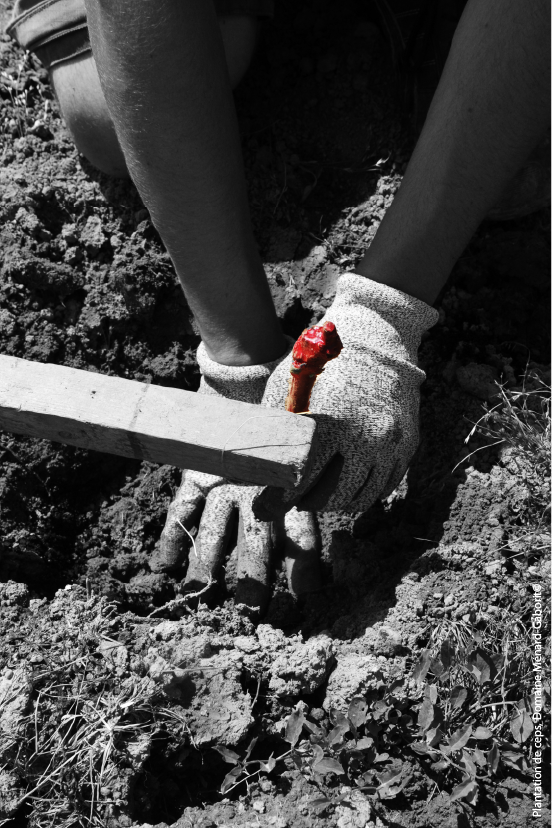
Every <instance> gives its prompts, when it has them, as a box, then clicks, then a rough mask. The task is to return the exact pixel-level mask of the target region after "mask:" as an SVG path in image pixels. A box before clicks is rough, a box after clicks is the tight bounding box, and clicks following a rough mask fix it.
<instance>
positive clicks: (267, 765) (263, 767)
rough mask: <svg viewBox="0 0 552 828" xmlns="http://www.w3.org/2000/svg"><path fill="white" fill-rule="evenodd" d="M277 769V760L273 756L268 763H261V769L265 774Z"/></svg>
mask: <svg viewBox="0 0 552 828" xmlns="http://www.w3.org/2000/svg"><path fill="white" fill-rule="evenodd" d="M275 767H276V759H275V758H274V757H273V756H271V757H270V759H267V760H266V762H259V768H260V769H261V770H263V771H264V772H265V773H271V772H272V771H273V770H274V768H275Z"/></svg>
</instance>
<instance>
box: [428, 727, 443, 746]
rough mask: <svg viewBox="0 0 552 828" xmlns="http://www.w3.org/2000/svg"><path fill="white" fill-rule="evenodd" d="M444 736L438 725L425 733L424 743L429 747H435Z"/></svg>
mask: <svg viewBox="0 0 552 828" xmlns="http://www.w3.org/2000/svg"><path fill="white" fill-rule="evenodd" d="M444 735H445V734H444V733H443V731H442V730H441V728H440V727H439V725H437V727H432V728H430V730H428V731H427V733H426V742H427V744H428V745H429V747H437V745H438V744H439V742H441V741H442V739H443V736H444Z"/></svg>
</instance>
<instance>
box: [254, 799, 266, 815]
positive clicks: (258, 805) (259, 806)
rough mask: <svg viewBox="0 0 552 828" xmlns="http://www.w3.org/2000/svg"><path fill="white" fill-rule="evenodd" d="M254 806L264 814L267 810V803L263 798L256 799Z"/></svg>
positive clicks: (259, 812) (258, 811)
mask: <svg viewBox="0 0 552 828" xmlns="http://www.w3.org/2000/svg"><path fill="white" fill-rule="evenodd" d="M252 807H253V809H254V810H255V811H257V813H258V814H264V812H265V810H266V805H265V803H264V802H263V800H262V799H256V800H255V802H253V805H252Z"/></svg>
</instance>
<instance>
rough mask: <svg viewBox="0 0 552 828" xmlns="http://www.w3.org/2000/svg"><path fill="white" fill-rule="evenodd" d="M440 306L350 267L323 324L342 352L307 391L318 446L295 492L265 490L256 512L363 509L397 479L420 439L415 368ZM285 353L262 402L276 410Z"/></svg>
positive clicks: (282, 393)
mask: <svg viewBox="0 0 552 828" xmlns="http://www.w3.org/2000/svg"><path fill="white" fill-rule="evenodd" d="M437 319H438V313H437V311H436V310H434V309H433V308H431V307H429V305H426V304H425V302H422V301H421V300H419V299H415V298H413V297H412V296H408V295H407V294H405V293H402V292H401V291H398V290H395V289H394V288H390V287H387V286H386V285H382V284H379V283H378V282H373V281H372V280H371V279H366V278H364V277H362V276H357V275H355V274H352V273H348V274H346V275H344V276H341V277H340V279H339V280H338V283H337V294H336V297H335V300H334V302H333V304H332V306H331V307H330V308H328V310H327V312H326V314H325V315H324V318H323V319H322V320H321V321H320V323H319V324H323V323H324V322H326V321H331V322H333V323H334V324H335V326H336V328H337V332H338V334H339V336H340V338H341V340H342V342H343V350H342V352H341V354H340V356H338V357H337V358H336V359H334V360H332V361H331V362H329V363H328V364H327V365H326V367H325V369H324V372H323V373H322V374H321V375H320V376H319V377H318V379H317V381H316V384H315V386H314V389H313V391H312V396H311V401H310V406H309V408H310V411H311V412H312V416H313V417H314V419H315V420H316V423H317V440H318V449H317V453H316V455H315V461H314V466H313V468H312V471H311V472H310V474H309V475H307V478H306V479H305V480H304V481H302V482H301V484H300V485H299V486H298V487H297V488H296V489H293V490H284V489H277V488H267V489H264V490H263V492H262V493H261V495H260V496H259V497H258V498H256V501H255V504H254V511H255V514H256V515H257V516H258V517H261V518H263V519H265V520H268V519H269V518H270V517H271V516H274V515H276V514H281V513H282V512H284V511H285V510H286V509H289V508H291V506H297V507H298V508H299V509H301V510H302V509H311V510H316V511H350V512H360V511H364V510H366V509H368V508H369V507H370V506H371V505H372V504H373V503H374V502H375V500H377V498H381V497H386V496H387V495H389V494H391V492H392V491H393V490H394V489H395V488H396V487H397V486H398V484H399V483H400V481H401V480H402V478H403V476H404V474H405V473H406V470H407V468H408V465H409V463H410V461H411V459H412V456H413V454H414V452H415V450H416V447H417V445H418V440H419V426H418V417H419V402H420V390H419V389H420V385H421V384H422V382H423V381H424V379H425V374H424V372H423V371H422V370H420V368H418V367H417V351H418V346H419V344H420V340H421V337H422V334H423V333H424V331H426V330H427V329H428V328H430V327H431V326H432V325H434V324H435V322H436V321H437ZM290 364H291V355H289V356H288V357H287V358H286V359H284V360H283V361H282V362H281V363H280V365H279V366H278V368H276V370H275V371H274V372H273V374H272V375H271V377H270V379H269V381H268V384H267V387H266V391H265V394H264V397H263V405H265V406H268V407H270V408H277V409H279V410H282V408H283V407H284V401H285V398H286V395H287V392H288V380H289V376H290V374H289V368H290Z"/></svg>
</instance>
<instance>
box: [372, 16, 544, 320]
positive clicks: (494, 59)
mask: <svg viewBox="0 0 552 828" xmlns="http://www.w3.org/2000/svg"><path fill="white" fill-rule="evenodd" d="M549 20H550V8H549V3H548V0H535V2H533V3H529V4H527V3H522V2H520V1H519V0H470V2H469V3H468V5H467V7H466V10H465V12H464V15H463V17H462V19H461V21H460V23H459V26H458V29H457V32H456V35H455V38H454V41H453V44H452V48H451V52H450V55H449V58H448V61H447V64H446V66H445V70H444V73H443V77H442V78H441V82H440V84H439V87H438V89H437V92H436V94H435V98H434V101H433V103H432V106H431V109H430V111H429V114H428V117H427V121H426V123H425V125H424V128H423V131H422V134H421V136H420V139H419V141H418V144H417V146H416V149H415V151H414V154H413V156H412V159H411V161H410V164H409V166H408V169H407V171H406V174H405V177H404V180H403V183H402V186H401V188H400V190H399V192H398V194H397V196H396V198H395V201H394V202H393V204H392V206H391V207H390V209H389V211H388V213H387V214H386V216H385V218H384V220H383V222H382V224H381V226H380V228H379V230H378V233H377V235H376V237H375V239H374V241H373V243H372V245H371V247H370V249H369V251H368V253H367V254H366V256H365V257H364V259H363V260H362V261H361V262H360V263H359V265H358V266H357V268H356V270H357V272H358V273H360V274H362V275H365V276H368V277H370V278H371V279H374V280H375V281H379V282H383V283H385V284H387V285H390V286H391V287H395V288H398V289H399V290H403V291H404V292H405V293H409V294H411V295H412V296H416V297H417V298H419V299H423V300H424V301H426V302H428V303H430V304H431V303H432V302H433V301H434V300H435V298H436V297H437V295H438V293H439V292H440V290H441V288H442V287H443V285H444V284H445V282H446V280H447V278H448V276H449V274H450V271H451V269H452V267H453V265H454V264H455V262H456V260H457V259H458V257H459V256H460V255H461V253H462V251H463V250H464V248H465V246H466V245H467V243H468V242H469V240H470V238H471V236H472V235H473V233H474V231H475V230H476V228H477V226H478V225H479V224H480V222H481V221H482V220H483V219H484V218H485V215H486V214H487V212H488V211H489V209H490V208H491V207H492V206H493V205H494V204H495V203H496V201H497V199H498V198H499V196H500V194H501V192H502V190H503V189H504V187H505V185H506V184H507V183H508V181H509V180H510V179H511V178H512V177H513V175H514V174H515V173H516V172H517V170H518V169H519V167H520V166H521V164H522V163H523V162H524V160H525V158H526V157H527V155H528V154H529V153H530V152H531V150H532V149H533V148H534V146H535V145H536V143H537V142H538V140H539V139H540V138H541V137H542V135H543V133H544V131H545V130H546V127H547V124H548V123H549V112H550V110H549V99H550V91H549V80H548V78H549V29H550V25H549Z"/></svg>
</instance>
